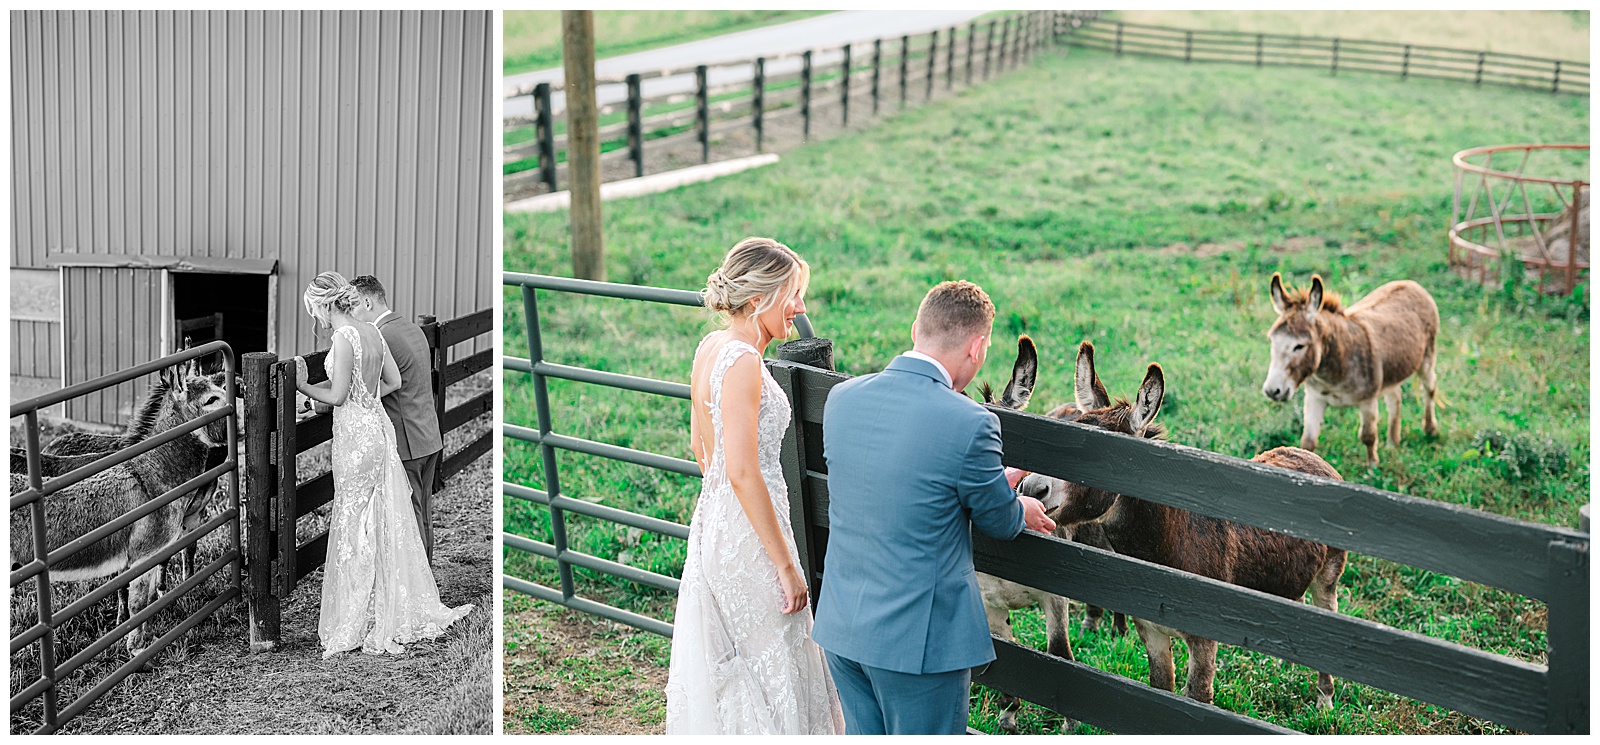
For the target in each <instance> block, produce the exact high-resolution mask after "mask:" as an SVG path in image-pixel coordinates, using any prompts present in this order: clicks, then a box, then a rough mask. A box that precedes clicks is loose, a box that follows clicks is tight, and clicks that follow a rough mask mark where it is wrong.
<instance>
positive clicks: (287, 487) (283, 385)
mask: <svg viewBox="0 0 1600 745" xmlns="http://www.w3.org/2000/svg"><path fill="white" fill-rule="evenodd" d="M417 322H418V325H420V326H421V327H422V333H423V336H424V337H425V338H427V340H428V347H429V350H430V354H431V359H430V370H431V372H430V384H431V387H432V388H433V398H434V405H435V406H436V407H437V415H438V417H439V431H440V434H441V435H444V436H447V435H448V434H449V433H450V432H453V431H455V430H457V429H460V428H461V427H463V426H465V425H466V424H467V423H468V422H471V421H472V420H473V419H474V418H476V417H478V416H480V415H482V414H484V413H487V412H489V411H492V410H493V405H494V392H493V390H492V389H491V390H486V391H483V392H482V393H479V394H478V395H476V396H473V397H472V398H471V399H469V400H467V401H465V402H463V403H461V404H459V405H457V406H455V407H453V408H446V405H445V401H446V392H447V390H448V388H449V387H450V386H451V385H454V384H456V383H459V382H461V381H463V380H466V379H467V378H469V377H471V376H472V375H474V374H476V373H478V372H480V371H483V370H487V369H489V368H490V367H492V366H493V358H494V353H493V350H492V349H489V348H487V345H482V346H484V347H485V348H483V349H481V350H479V351H477V352H473V353H471V354H460V355H456V356H455V360H454V361H453V362H452V361H451V358H452V354H451V349H452V348H453V347H455V346H456V345H458V344H462V343H466V342H471V341H473V340H474V339H476V338H477V337H479V336H482V335H484V334H488V333H490V332H491V331H492V330H493V322H494V316H493V310H492V309H484V310H480V311H476V312H474V313H470V314H467V315H465V316H462V317H460V318H455V319H452V320H449V321H444V322H438V321H436V320H435V319H434V317H433V316H418V317H417ZM326 357H327V352H326V351H321V352H316V353H314V354H310V355H306V358H305V359H306V374H307V379H308V381H309V382H312V383H317V382H321V381H323V380H327V378H328V375H327V372H326V370H325V369H324V367H323V363H324V360H325V359H326ZM243 373H244V383H245V391H246V407H245V412H246V417H247V418H248V421H247V425H246V428H245V431H246V435H247V436H246V438H245V440H246V443H245V467H246V487H245V491H246V493H247V495H248V498H249V508H248V509H247V510H246V514H247V515H248V522H249V540H248V541H247V542H246V545H247V546H248V551H249V554H250V561H249V570H250V576H249V583H248V585H249V591H248V592H249V600H250V616H251V625H250V649H251V651H255V652H262V651H267V650H270V649H273V648H274V647H276V646H277V644H278V642H279V641H280V639H281V637H282V633H281V626H280V611H279V608H280V604H281V602H282V600H283V599H284V598H287V597H288V596H289V594H290V593H292V592H294V589H295V586H296V585H297V584H298V583H299V581H300V580H301V579H303V578H305V576H306V575H308V574H310V573H311V572H313V571H316V569H317V568H318V567H320V566H322V565H323V563H324V562H325V560H326V558H327V552H328V531H327V529H326V528H324V529H323V530H321V531H320V532H319V533H317V535H315V536H313V537H311V538H310V539H307V540H305V541H301V540H299V536H298V532H299V531H298V529H297V528H298V524H299V520H300V518H302V517H305V516H307V515H310V514H312V513H313V512H315V511H316V510H317V509H318V508H320V507H322V506H324V505H326V504H328V503H329V502H331V501H333V496H334V487H333V472H332V471H331V470H330V471H323V472H321V473H319V474H317V475H316V476H313V477H311V478H308V479H304V480H302V479H300V477H299V472H298V465H299V464H298V460H299V455H300V454H302V453H305V452H307V451H309V450H311V449H312V448H315V447H317V446H318V445H321V444H323V443H326V442H328V441H329V440H331V439H333V416H332V415H331V414H320V415H316V416H312V417H310V418H308V419H304V420H300V419H298V414H297V412H296V410H295V405H296V390H295V380H296V377H297V375H298V373H297V371H296V368H295V364H294V361H293V360H279V359H278V358H277V355H275V354H273V353H271V352H254V353H250V354H246V355H245V360H244V371H243ZM493 443H494V440H493V432H485V433H484V434H482V435H479V436H478V437H477V438H475V439H473V440H472V441H470V442H468V443H467V444H466V445H464V446H462V447H461V448H459V449H457V450H456V452H455V453H453V454H448V455H447V456H446V457H445V458H444V459H443V461H442V462H441V464H440V466H439V473H438V481H437V482H436V488H437V487H438V485H442V484H443V482H444V481H445V480H446V479H449V478H450V477H451V476H454V475H455V474H457V473H459V472H461V471H462V470H463V469H464V468H466V467H467V466H468V465H470V464H471V463H472V462H473V461H475V460H477V459H478V458H479V457H482V456H483V455H484V454H486V453H488V452H489V450H490V448H491V447H492V446H493Z"/></svg>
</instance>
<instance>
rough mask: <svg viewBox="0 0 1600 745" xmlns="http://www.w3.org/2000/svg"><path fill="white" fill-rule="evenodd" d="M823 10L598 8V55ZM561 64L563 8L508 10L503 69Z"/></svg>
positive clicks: (696, 38) (510, 72)
mask: <svg viewBox="0 0 1600 745" xmlns="http://www.w3.org/2000/svg"><path fill="white" fill-rule="evenodd" d="M825 12H827V11H820V10H597V11H595V12H594V37H595V38H594V44H595V58H596V59H605V58H607V57H616V56H618V55H623V54H632V53H634V52H642V51H644V50H646V49H655V48H658V47H666V46H672V45H673V44H682V43H685V42H690V41H699V40H700V39H706V38H710V37H712V36H720V35H722V34H731V33H734V32H737V31H745V30H748V29H752V28H759V27H761V26H770V25H772V24H775V23H783V22H785V21H797V20H799V19H801V18H807V17H810V16H815V15H821V14H823V13H825ZM560 64H561V11H559V10H508V11H506V12H505V65H504V67H505V74H507V75H515V74H517V73H519V72H528V71H530V70H542V69H545V68H548V67H557V66H559V65H560Z"/></svg>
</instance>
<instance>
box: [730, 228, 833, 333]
mask: <svg viewBox="0 0 1600 745" xmlns="http://www.w3.org/2000/svg"><path fill="white" fill-rule="evenodd" d="M810 279H811V265H809V264H807V263H806V260H805V259H802V258H800V255H799V254H797V253H795V252H794V251H793V250H792V249H790V248H789V247H788V246H785V245H783V244H782V243H779V242H777V241H775V240H772V239H771V238H746V239H744V240H742V241H739V242H738V243H737V244H735V245H734V247H733V248H731V249H729V250H728V255H727V256H726V257H725V258H723V260H722V266H719V267H717V270H716V271H714V272H712V273H711V274H710V275H709V276H707V277H706V290H705V298H706V308H707V309H709V310H711V311H713V312H715V313H716V314H717V315H719V316H721V317H722V318H723V320H727V319H728V318H729V317H732V316H742V315H744V314H745V313H763V312H765V311H766V310H767V309H768V308H771V307H772V306H773V305H775V304H776V303H777V302H778V301H779V300H780V299H782V297H783V294H784V290H786V289H788V288H790V287H794V286H799V287H800V288H802V289H804V287H805V286H806V283H807V282H809V281H810ZM757 298H759V299H760V301H761V302H760V303H756V302H755V301H756V299H757Z"/></svg>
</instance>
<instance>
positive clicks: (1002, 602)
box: [978, 334, 1128, 733]
mask: <svg viewBox="0 0 1600 745" xmlns="http://www.w3.org/2000/svg"><path fill="white" fill-rule="evenodd" d="M1038 371H1039V355H1038V350H1037V349H1036V348H1035V346H1034V343H1033V339H1031V338H1029V337H1028V336H1027V335H1025V334H1024V335H1022V336H1019V337H1018V338H1017V361H1016V363H1015V364H1014V365H1013V366H1012V368H1011V380H1010V381H1008V382H1007V383H1006V387H1005V389H1004V390H1003V391H1002V392H1001V394H1000V397H999V399H998V400H997V399H996V398H995V395H994V389H992V388H990V387H989V385H988V384H987V383H985V384H983V385H982V386H980V388H979V392H980V393H981V395H982V396H983V402H984V403H987V404H994V405H997V406H1001V407H1004V408H1007V409H1014V410H1017V411H1021V410H1022V409H1024V408H1026V407H1027V405H1028V400H1029V399H1030V398H1032V397H1033V387H1034V382H1035V381H1036V380H1037V378H1038ZM1050 416H1052V417H1055V418H1058V419H1075V418H1076V416H1077V412H1076V409H1075V408H1073V407H1072V406H1071V404H1068V405H1067V406H1062V407H1058V408H1057V409H1056V410H1055V411H1052V412H1050ZM1018 486H1019V487H1020V486H1021V484H1019V485H1018ZM1022 493H1023V494H1024V496H1030V497H1034V498H1036V499H1039V500H1040V501H1041V502H1043V503H1044V505H1045V510H1046V511H1047V512H1048V511H1050V510H1051V509H1052V508H1053V507H1054V506H1055V505H1052V504H1051V503H1050V502H1048V501H1046V500H1047V499H1048V495H1047V494H1045V493H1043V492H1042V491H1040V492H1039V493H1029V492H1026V491H1023V492H1022ZM1053 534H1054V535H1055V536H1057V537H1059V538H1064V539H1066V540H1077V541H1079V542H1081V543H1088V544H1089V545H1092V546H1095V547H1096V548H1101V549H1104V550H1107V551H1109V550H1111V546H1110V545H1109V544H1107V543H1106V542H1105V535H1104V534H1103V533H1102V532H1101V530H1100V526H1098V525H1082V526H1078V527H1077V528H1076V529H1074V528H1073V527H1071V526H1065V525H1057V527H1056V529H1055V531H1054V533H1053ZM978 589H979V591H980V592H982V593H983V609H984V613H985V615H986V616H987V618H988V621H989V633H991V634H994V635H995V636H998V637H1000V638H1002V639H1007V640H1011V639H1013V637H1012V635H1011V611H1014V610H1019V609H1022V608H1027V607H1029V606H1031V605H1038V606H1039V607H1040V608H1041V609H1043V610H1044V619H1045V651H1046V652H1048V653H1050V654H1053V655H1055V656H1057V657H1061V658H1063V659H1068V660H1070V659H1073V656H1072V642H1071V640H1070V639H1069V638H1068V637H1067V600H1066V598H1063V597H1061V596H1059V595H1052V594H1050V593H1047V592H1045V591H1043V590H1039V589H1036V588H1033V587H1028V586H1027V585H1022V584H1018V583H1016V582H1012V581H1010V580H1004V579H1001V578H999V577H996V576H994V575H992V574H984V573H982V572H979V573H978ZM1104 613H1105V611H1104V609H1102V608H1098V607H1095V606H1090V607H1089V619H1088V621H1087V622H1085V624H1084V629H1085V630H1090V631H1092V630H1094V629H1096V628H1098V627H1099V625H1100V618H1101V616H1102V615H1103V614H1104ZM1116 626H1117V630H1118V633H1122V632H1126V631H1127V628H1128V627H1127V622H1126V621H1125V620H1124V618H1123V616H1122V614H1121V613H1118V614H1117V615H1116ZM998 703H999V706H1000V721H999V725H1000V729H1001V730H1002V731H1004V732H1010V733H1016V732H1017V721H1016V720H1017V708H1018V706H1019V699H1017V697H1015V696H1011V695H1008V694H1001V696H1000V699H999V702H998Z"/></svg>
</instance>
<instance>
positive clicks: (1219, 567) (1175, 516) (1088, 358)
mask: <svg viewBox="0 0 1600 745" xmlns="http://www.w3.org/2000/svg"><path fill="white" fill-rule="evenodd" d="M1074 383H1075V389H1076V393H1077V398H1078V402H1077V403H1078V407H1079V408H1080V409H1082V410H1083V414H1082V415H1081V416H1080V417H1079V419H1078V422H1079V423H1081V424H1087V425H1090V426H1094V427H1099V428H1101V429H1104V430H1108V431H1111V432H1120V433H1122V434H1125V435H1132V436H1134V437H1146V438H1150V439H1164V438H1165V436H1166V432H1165V429H1164V428H1163V427H1162V426H1161V425H1159V424H1156V423H1155V422H1154V420H1155V418H1156V414H1157V413H1158V412H1159V411H1160V410H1161V400H1162V397H1163V395H1164V393H1165V390H1164V389H1165V385H1166V383H1165V378H1164V377H1163V375H1162V372H1161V366H1160V365H1151V366H1150V367H1149V370H1148V371H1147V372H1146V373H1145V378H1144V383H1143V384H1142V385H1140V386H1139V392H1138V395H1137V396H1135V398H1134V401H1133V402H1132V403H1129V402H1128V401H1124V400H1120V399H1119V400H1117V401H1115V402H1113V401H1112V400H1111V399H1110V398H1109V397H1108V396H1107V395H1106V392H1105V386H1103V385H1101V384H1100V378H1099V376H1097V375H1096V374H1095V371H1094V347H1093V345H1091V344H1089V343H1088V342H1084V343H1083V344H1082V345H1081V346H1079V347H1078V365H1077V371H1076V374H1075V376H1074ZM1252 460H1254V461H1256V462H1258V463H1266V464H1268V465H1273V466H1278V467H1281V468H1287V469H1290V470H1294V471H1300V472H1302V473H1309V474H1312V475H1316V476H1324V477H1327V478H1333V479H1337V478H1340V477H1339V472H1338V471H1335V470H1334V469H1333V467H1332V466H1329V465H1328V464H1327V463H1326V462H1324V461H1323V460H1322V459H1321V458H1319V457H1317V455H1316V454H1315V453H1311V452H1308V451H1305V450H1301V449H1299V448H1276V449H1273V450H1269V451H1267V452H1265V453H1262V454H1261V455H1258V456H1256V457H1255V458H1253V459H1252ZM1030 482H1031V483H1030ZM1019 486H1022V487H1023V488H1025V489H1027V490H1028V491H1030V492H1047V493H1048V494H1049V497H1050V503H1058V504H1059V506H1058V507H1057V508H1056V512H1054V513H1053V516H1054V518H1055V520H1056V521H1057V523H1058V524H1069V525H1080V524H1085V523H1098V524H1100V526H1101V527H1102V528H1103V529H1104V530H1105V535H1106V538H1107V539H1108V540H1109V541H1110V543H1111V546H1112V550H1114V551H1116V552H1117V553H1119V554H1123V555H1126V556H1132V557H1134V558H1137V559H1142V560H1144V561H1148V562H1151V563H1154V564H1161V565H1163V566H1169V567H1172V568H1174V569H1180V570H1183V571H1185V572H1190V573H1192V574H1199V575H1202V576H1205V577H1210V578H1212V579H1216V580H1221V581H1223V582H1228V583H1231V584H1235V585H1239V586H1241V587H1248V588H1250V589H1253V590H1259V591H1261V592H1266V593H1270V594H1273V595H1277V596H1279V597H1284V598H1289V599H1291V600H1298V599H1300V598H1303V597H1304V596H1305V594H1306V590H1307V589H1308V588H1309V589H1310V591H1311V601H1312V603H1313V604H1315V605H1316V606H1317V607H1319V608H1326V609H1328V610H1331V611H1338V609H1339V599H1338V583H1339V575H1340V574H1342V573H1343V572H1344V564H1345V552H1344V551H1343V550H1341V549H1336V548H1330V547H1328V546H1324V545H1322V544H1320V543H1313V542H1311V541H1307V540H1302V539H1299V538H1291V537H1289V536H1286V535H1281V534H1278V533H1273V532H1271V531H1267V530H1262V529H1260V528H1255V527H1251V526H1249V525H1240V524H1237V523H1233V522H1229V521H1227V520H1219V519H1217V518H1214V517H1207V516H1205V515H1198V514H1195V513H1193V512H1188V511H1186V510H1180V509H1177V508H1175V507H1168V506H1166V505H1162V504H1157V503H1155V502H1149V501H1146V500H1142V499H1135V498H1133V497H1129V496H1126V495H1121V494H1116V493H1113V492H1108V491H1105V490H1104V489H1096V488H1093V487H1088V486H1083V485H1081V484H1074V483H1071V482H1068V481H1062V480H1060V479H1054V478H1050V477H1048V476H1044V475H1042V474H1033V475H1030V476H1028V477H1027V478H1026V479H1024V484H1022V485H1019ZM1134 626H1135V627H1136V628H1137V629H1138V631H1139V638H1140V639H1142V640H1144V645H1145V655H1146V657H1148V659H1149V662H1150V685H1151V686H1152V687H1154V688H1161V689H1163V690H1168V691H1170V690H1173V684H1174V682H1175V681H1174V675H1175V673H1174V670H1173V662H1172V660H1173V656H1172V637H1174V636H1181V637H1182V638H1183V640H1184V641H1185V642H1186V643H1187V644H1188V645H1189V670H1188V674H1189V682H1188V684H1187V686H1186V687H1185V689H1184V694H1185V695H1187V696H1188V697H1189V698H1192V699H1194V700H1196V701H1202V702H1205V703H1210V702H1211V698H1212V682H1213V680H1214V679H1215V678H1216V672H1217V643H1216V642H1215V641H1212V640H1210V639H1206V638H1204V637H1199V636H1195V635H1194V634H1189V633H1186V632H1182V631H1178V630H1177V629H1172V628H1168V627H1165V626H1161V625H1159V624H1155V623H1151V622H1149V621H1145V620H1143V619H1138V618H1135V619H1134ZM1317 705H1318V706H1319V707H1322V708H1329V707H1331V706H1332V705H1333V677H1332V676H1330V675H1328V674H1327V673H1318V674H1317Z"/></svg>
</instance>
